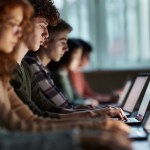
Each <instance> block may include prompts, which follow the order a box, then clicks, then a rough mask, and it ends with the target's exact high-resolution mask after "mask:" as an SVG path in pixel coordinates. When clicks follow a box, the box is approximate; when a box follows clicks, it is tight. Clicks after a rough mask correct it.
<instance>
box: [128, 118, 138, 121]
mask: <svg viewBox="0 0 150 150" xmlns="http://www.w3.org/2000/svg"><path fill="white" fill-rule="evenodd" d="M125 122H140V121H139V120H137V119H136V118H128V121H125Z"/></svg>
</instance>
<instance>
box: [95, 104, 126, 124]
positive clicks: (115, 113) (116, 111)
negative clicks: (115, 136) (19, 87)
mask: <svg viewBox="0 0 150 150" xmlns="http://www.w3.org/2000/svg"><path fill="white" fill-rule="evenodd" d="M94 112H95V113H97V115H100V116H102V114H103V115H108V116H110V117H117V118H118V119H120V120H122V121H124V120H125V121H127V120H128V118H127V117H126V115H125V113H124V112H123V110H122V109H121V108H115V107H111V106H107V107H105V108H104V109H100V110H95V111H94Z"/></svg>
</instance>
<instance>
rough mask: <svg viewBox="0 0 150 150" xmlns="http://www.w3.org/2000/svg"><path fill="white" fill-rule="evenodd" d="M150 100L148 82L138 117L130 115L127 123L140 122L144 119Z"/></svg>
mask: <svg viewBox="0 0 150 150" xmlns="http://www.w3.org/2000/svg"><path fill="white" fill-rule="evenodd" d="M149 101H150V82H149V83H148V86H147V88H146V92H145V94H144V97H143V99H142V103H141V105H140V108H139V110H138V113H137V115H136V117H129V118H128V121H126V123H127V124H130V125H135V124H140V123H141V122H142V121H143V119H144V116H145V113H146V110H147V108H148V105H149Z"/></svg>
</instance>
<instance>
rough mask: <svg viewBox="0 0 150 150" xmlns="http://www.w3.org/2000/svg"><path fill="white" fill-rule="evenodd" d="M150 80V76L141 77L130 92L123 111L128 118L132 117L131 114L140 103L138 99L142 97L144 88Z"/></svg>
mask: <svg viewBox="0 0 150 150" xmlns="http://www.w3.org/2000/svg"><path fill="white" fill-rule="evenodd" d="M148 78H149V76H148V75H145V74H143V75H139V76H138V77H137V78H136V80H135V82H134V84H133V86H132V88H131V90H130V92H129V95H128V97H127V99H126V102H125V103H124V105H123V107H122V109H123V110H124V112H125V114H126V115H127V116H129V115H131V113H132V112H133V110H134V107H135V105H136V103H137V101H138V99H139V98H140V95H141V94H142V91H143V89H144V87H145V86H146V83H147V82H148Z"/></svg>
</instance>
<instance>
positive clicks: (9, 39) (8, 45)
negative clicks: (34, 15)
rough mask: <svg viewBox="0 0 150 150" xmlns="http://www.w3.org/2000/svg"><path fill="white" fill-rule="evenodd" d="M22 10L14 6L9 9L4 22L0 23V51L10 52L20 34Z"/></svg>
mask: <svg viewBox="0 0 150 150" xmlns="http://www.w3.org/2000/svg"><path fill="white" fill-rule="evenodd" d="M22 21H23V10H22V8H21V7H16V8H14V9H12V10H10V11H9V14H8V16H7V18H6V22H4V23H1V25H0V51H3V52H4V53H11V52H12V51H13V49H14V47H15V46H16V44H17V43H18V40H19V38H20V37H21V36H22V27H21V23H22Z"/></svg>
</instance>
